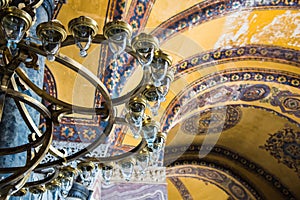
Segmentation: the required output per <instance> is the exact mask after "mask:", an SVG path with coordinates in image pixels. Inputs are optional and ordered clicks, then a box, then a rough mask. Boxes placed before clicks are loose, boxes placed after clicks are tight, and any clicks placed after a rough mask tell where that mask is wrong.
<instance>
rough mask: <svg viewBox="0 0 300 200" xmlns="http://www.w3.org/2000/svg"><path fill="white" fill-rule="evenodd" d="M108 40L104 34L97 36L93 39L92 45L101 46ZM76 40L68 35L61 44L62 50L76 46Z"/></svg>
mask: <svg viewBox="0 0 300 200" xmlns="http://www.w3.org/2000/svg"><path fill="white" fill-rule="evenodd" d="M105 40H106V38H105V37H104V35H102V34H97V35H96V36H95V37H94V38H93V39H92V43H94V44H101V43H102V42H105ZM74 44H75V39H74V36H73V35H68V36H67V38H66V39H65V40H64V41H63V42H62V43H61V48H62V47H66V46H70V45H74Z"/></svg>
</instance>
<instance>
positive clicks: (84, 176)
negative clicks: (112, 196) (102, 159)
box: [77, 161, 95, 187]
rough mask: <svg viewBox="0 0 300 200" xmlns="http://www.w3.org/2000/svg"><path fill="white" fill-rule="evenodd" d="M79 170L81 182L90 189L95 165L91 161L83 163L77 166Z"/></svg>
mask: <svg viewBox="0 0 300 200" xmlns="http://www.w3.org/2000/svg"><path fill="white" fill-rule="evenodd" d="M77 168H78V169H79V171H80V173H79V177H80V182H81V184H83V185H84V186H86V187H89V186H90V184H91V183H92V181H93V172H94V169H95V165H94V163H93V162H91V161H90V162H89V161H82V162H80V163H79V164H78V165H77Z"/></svg>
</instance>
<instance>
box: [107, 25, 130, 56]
mask: <svg viewBox="0 0 300 200" xmlns="http://www.w3.org/2000/svg"><path fill="white" fill-rule="evenodd" d="M103 34H104V37H105V38H106V39H107V40H108V46H109V48H110V50H111V51H112V52H113V54H114V56H115V57H117V56H119V55H120V54H121V53H123V52H124V50H125V48H126V45H127V44H128V43H129V41H130V39H131V36H132V28H131V26H130V25H129V24H128V23H127V22H124V21H120V20H116V21H112V22H109V23H107V24H105V26H104V27H103Z"/></svg>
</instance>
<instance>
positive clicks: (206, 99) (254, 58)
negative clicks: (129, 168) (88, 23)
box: [47, 0, 300, 199]
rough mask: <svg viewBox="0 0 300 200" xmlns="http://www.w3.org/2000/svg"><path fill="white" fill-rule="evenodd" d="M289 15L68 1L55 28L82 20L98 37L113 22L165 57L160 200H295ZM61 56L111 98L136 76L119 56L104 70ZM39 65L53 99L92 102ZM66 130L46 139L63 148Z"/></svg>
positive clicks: (281, 3)
mask: <svg viewBox="0 0 300 200" xmlns="http://www.w3.org/2000/svg"><path fill="white" fill-rule="evenodd" d="M299 8H300V1H297V0H263V1H256V0H245V1H243V0H217V1H216V0H206V1H199V0H180V1H179V2H176V3H174V1H172V0H156V1H155V0H146V1H142V0H127V1H126V0H117V1H108V0H106V1H105V0H104V1H102V0H101V1H91V2H89V4H88V5H86V4H85V2H84V1H75V0H69V1H68V3H67V4H66V5H64V6H63V7H62V10H61V12H60V13H59V14H58V19H59V20H61V21H62V23H63V24H65V25H67V23H68V21H69V20H70V19H72V18H74V17H78V16H80V15H87V16H90V17H93V18H94V19H96V20H97V22H98V23H99V27H103V25H104V24H105V22H107V21H111V20H113V19H123V20H126V21H127V22H129V23H130V24H131V25H132V27H133V30H134V34H137V33H138V32H141V31H145V32H148V33H152V34H153V35H155V36H156V37H158V38H159V40H160V42H161V48H162V49H163V50H165V51H166V52H168V53H169V54H171V55H172V56H173V60H174V61H173V66H172V67H173V69H174V70H175V72H176V75H175V80H174V82H173V84H172V86H171V89H170V92H169V94H168V96H167V101H166V102H163V104H162V108H161V109H160V111H159V115H158V116H157V117H156V120H158V121H160V122H161V124H162V130H164V131H167V132H168V139H167V143H166V152H165V164H166V165H167V172H168V184H169V196H170V197H174V198H182V199H197V198H198V197H199V196H197V195H199V192H197V191H202V193H201V194H203V195H202V196H201V199H202V198H203V199H243V198H239V197H238V195H244V194H245V195H246V197H247V198H249V199H252V198H257V199H259V198H261V199H299V198H300V192H299V186H300V128H299V122H300V119H299V117H300V111H299V110H300V90H299V89H300V88H299V87H300V70H299V67H300V51H299V49H300V34H299V33H300V12H299ZM99 32H101V30H100V31H99ZM61 53H63V54H66V55H68V56H70V57H72V58H74V59H76V60H77V61H79V62H81V63H83V64H84V65H85V66H87V67H88V68H89V69H90V70H91V71H92V72H93V73H95V74H96V75H98V76H99V78H101V79H102V80H103V82H104V83H105V84H106V85H107V87H108V89H109V90H110V91H111V94H112V95H113V96H118V95H119V94H121V93H122V94H123V93H126V91H127V90H129V89H130V88H131V87H130V85H132V83H133V82H136V79H137V78H138V77H139V75H140V74H139V71H138V70H135V68H136V63H134V62H133V61H132V58H131V57H130V56H129V55H127V54H126V55H122V56H121V57H120V59H119V60H118V66H113V65H111V62H112V60H111V59H110V56H109V55H110V53H109V51H108V48H107V46H105V45H101V46H100V47H99V46H96V45H93V46H92V48H91V49H90V51H89V56H88V57H87V58H78V56H77V54H78V51H77V49H75V48H71V47H68V48H64V49H62V50H61ZM47 65H48V66H49V69H50V70H51V72H52V73H53V76H54V78H55V81H56V84H57V95H58V97H59V98H61V99H63V100H66V101H69V102H76V101H78V103H82V104H84V105H87V104H92V103H93V102H94V98H93V96H94V94H95V90H94V89H93V88H92V87H89V86H85V87H83V88H82V89H79V87H78V85H81V86H82V85H84V81H82V80H80V79H79V78H78V77H77V76H76V74H74V73H72V72H70V71H63V70H61V68H62V66H59V65H57V64H54V63H47ZM128 77H131V80H134V81H133V82H132V81H130V79H128ZM70 88H73V89H71V90H72V91H73V94H74V93H75V94H76V95H77V94H79V95H80V96H84V97H86V98H85V99H80V100H78V99H77V98H76V97H77V96H74V95H70V93H69V92H66V91H70ZM79 95H78V96H79ZM90 97H92V98H90ZM96 100H97V99H96ZM89 120H90V119H84V120H83V121H80V120H79V122H80V123H82V124H84V125H87V124H88V125H89V126H90V127H91V128H90V129H91V130H92V131H93V130H94V129H93V126H94V125H95V122H92V121H91V120H90V121H89ZM79 122H78V123H79ZM72 123H73V122H72ZM72 123H71V122H69V121H68V119H65V120H63V123H62V125H61V126H60V127H56V129H55V131H56V132H55V134H56V136H57V137H56V138H59V139H63V138H64V136H62V135H63V131H64V130H66V129H67V128H66V127H71V125H70V124H72ZM95 130H96V129H95ZM67 139H70V138H67ZM132 144H134V141H133V138H132V136H130V135H129V136H128V135H125V134H120V135H119V136H118V137H117V138H116V140H115V141H114V142H113V144H112V145H114V147H115V148H118V149H122V148H123V149H124V148H125V147H126V148H128V147H130V146H131V145H132ZM183 172H184V173H183ZM218 177H219V179H218ZM218 181H219V182H218ZM233 183H234V184H233ZM196 186H197V187H196ZM205 191H210V192H205ZM214 195H215V196H214ZM218 195H219V196H218ZM240 197H241V196H240ZM247 198H245V199H247Z"/></svg>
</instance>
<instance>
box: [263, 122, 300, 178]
mask: <svg viewBox="0 0 300 200" xmlns="http://www.w3.org/2000/svg"><path fill="white" fill-rule="evenodd" d="M260 148H262V149H265V150H267V151H269V152H270V154H271V155H272V156H273V157H274V158H276V159H277V160H278V162H280V163H283V164H285V165H286V166H287V167H289V168H291V169H294V170H295V172H297V174H298V176H299V178H300V132H299V131H295V130H293V129H291V128H285V129H283V130H280V131H278V132H276V133H274V134H271V135H270V137H269V139H268V140H267V141H266V144H265V145H264V146H260Z"/></svg>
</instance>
